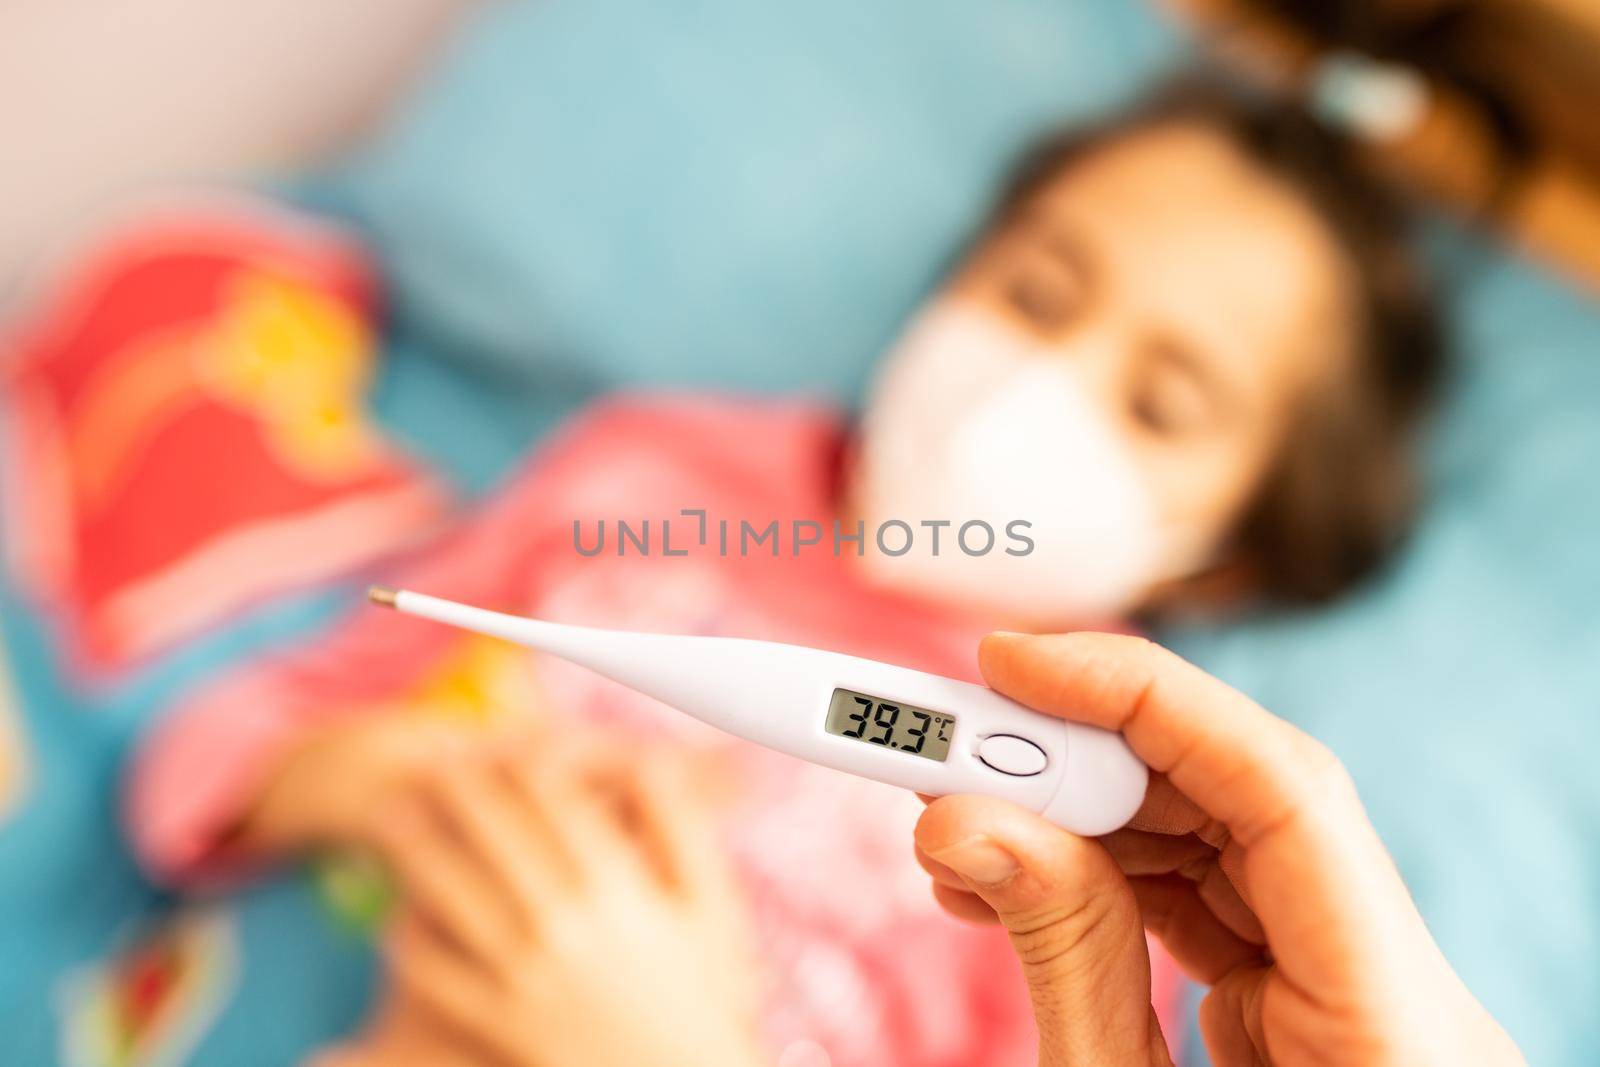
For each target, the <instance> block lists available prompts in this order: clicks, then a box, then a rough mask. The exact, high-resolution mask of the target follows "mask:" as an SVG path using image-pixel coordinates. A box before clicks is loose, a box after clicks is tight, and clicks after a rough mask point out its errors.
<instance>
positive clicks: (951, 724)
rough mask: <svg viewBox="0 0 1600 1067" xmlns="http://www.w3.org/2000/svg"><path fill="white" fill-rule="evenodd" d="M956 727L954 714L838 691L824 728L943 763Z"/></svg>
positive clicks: (857, 739) (852, 692) (829, 707)
mask: <svg viewBox="0 0 1600 1067" xmlns="http://www.w3.org/2000/svg"><path fill="white" fill-rule="evenodd" d="M955 725H956V720H955V716H953V715H941V714H940V713H939V712H936V711H929V710H927V709H926V708H919V707H915V706H913V705H911V704H901V703H899V702H898V701H892V700H884V699H883V698H881V697H875V696H872V695H871V694H869V693H857V692H855V691H854V690H851V689H835V690H834V691H833V700H832V701H830V702H829V704H828V718H827V720H826V721H825V722H824V723H823V729H825V730H827V731H828V732H829V733H830V734H835V735H837V736H839V737H848V738H851V739H853V740H856V741H860V742H862V743H864V744H868V745H879V746H881V747H883V748H888V749H893V750H894V751H896V752H906V753H909V754H910V755H913V756H921V757H922V758H923V759H931V760H934V761H936V762H939V763H943V762H944V761H945V757H947V756H949V755H950V735H951V734H952V733H953V732H954V730H955Z"/></svg>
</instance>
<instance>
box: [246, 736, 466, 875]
mask: <svg viewBox="0 0 1600 1067" xmlns="http://www.w3.org/2000/svg"><path fill="white" fill-rule="evenodd" d="M468 743H469V742H468V731H467V730H466V729H465V728H464V727H461V726H457V725H454V724H451V723H449V722H447V721H445V720H442V719H438V718H433V717H430V716H426V715H420V714H408V713H405V712H403V711H398V710H397V711H394V712H381V713H374V714H370V715H361V716H358V717H354V718H351V719H348V720H346V721H340V722H336V723H334V724H332V725H328V726H324V727H321V728H319V729H316V730H314V731H308V732H307V733H306V735H305V736H304V737H302V738H300V739H298V740H297V741H296V742H295V744H293V745H292V746H291V747H289V748H288V749H287V750H286V751H285V752H284V753H283V754H282V755H281V756H280V757H279V758H278V759H277V761H276V762H275V763H274V764H273V766H272V768H271V771H270V773H269V774H268V776H267V778H266V780H265V782H264V784H263V786H262V788H261V790H260V791H259V793H258V794H257V796H256V797H255V801H254V803H253V804H252V805H251V806H250V808H249V810H248V811H247V812H246V814H245V817H244V820H243V824H242V826H241V827H240V831H239V833H238V835H237V839H236V841H237V843H238V844H240V845H242V846H243V847H244V848H246V849H249V850H252V851H259V852H292V851H297V850H300V849H304V848H308V847H314V846H324V845H364V844H368V843H369V842H370V840H371V837H372V833H373V827H374V820H375V819H376V817H377V815H378V814H379V813H380V812H382V811H385V810H387V808H388V806H389V804H390V802H391V801H392V800H393V799H394V797H395V795H396V794H397V793H399V792H401V791H403V790H404V789H405V788H406V787H407V786H408V784H409V783H410V782H411V781H412V779H414V778H416V777H417V776H418V775H419V774H420V773H421V772H422V771H423V770H424V769H426V768H427V767H429V766H432V765H435V764H437V763H438V762H439V761H440V760H441V759H444V758H447V757H448V756H449V755H450V754H451V753H456V752H461V751H463V750H465V749H466V748H467V747H468Z"/></svg>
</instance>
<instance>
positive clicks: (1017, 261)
mask: <svg viewBox="0 0 1600 1067" xmlns="http://www.w3.org/2000/svg"><path fill="white" fill-rule="evenodd" d="M1018 225H1019V229H1018V231H1016V232H1015V233H1014V234H1013V237H1012V239H1013V240H1014V241H1015V248H1016V251H1015V253H1014V255H1013V257H1012V260H1011V263H1010V264H1009V270H1008V277H1007V278H1006V281H1005V295H1006V300H1007V301H1008V302H1009V303H1010V304H1011V306H1012V307H1014V308H1015V309H1016V310H1017V312H1018V314H1019V315H1020V316H1021V318H1022V320H1023V321H1024V322H1025V323H1026V324H1027V325H1028V326H1029V327H1030V328H1032V329H1034V330H1036V331H1037V332H1039V333H1041V334H1053V333H1056V332H1058V331H1060V330H1061V329H1062V328H1064V327H1065V326H1067V325H1068V324H1069V323H1071V322H1072V321H1073V320H1074V319H1075V318H1077V317H1078V315H1079V314H1081V313H1082V311H1083V308H1084V305H1085V304H1086V303H1087V301H1088V296H1089V270H1088V264H1087V262H1086V260H1085V258H1084V255H1083V252H1082V250H1081V249H1080V248H1079V247H1078V244H1077V242H1075V241H1074V240H1072V238H1071V237H1070V235H1068V234H1065V233H1062V232H1059V231H1058V230H1057V229H1054V228H1052V227H1051V226H1050V225H1049V224H1048V223H1047V222H1046V221H1044V220H1040V219H1037V218H1033V219H1024V220H1022V221H1021V222H1020V223H1019V224H1018Z"/></svg>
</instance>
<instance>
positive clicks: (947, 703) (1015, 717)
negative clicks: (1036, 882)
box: [372, 589, 1147, 835]
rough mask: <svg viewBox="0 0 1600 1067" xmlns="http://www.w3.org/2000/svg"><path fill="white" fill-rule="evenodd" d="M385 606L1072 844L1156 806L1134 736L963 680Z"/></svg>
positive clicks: (829, 659)
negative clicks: (1146, 805)
mask: <svg viewBox="0 0 1600 1067" xmlns="http://www.w3.org/2000/svg"><path fill="white" fill-rule="evenodd" d="M372 599H373V600H374V601H375V602H377V603H380V604H385V605H389V606H392V607H394V608H396V609H398V610H399V611H402V612H404V613H406V614H408V615H416V616H419V617H422V618H427V619H433V620H435V621H437V622H442V623H447V624H449V625H451V626H457V627H460V628H462V629H465V630H472V631H475V632H477V633H483V634H489V635H491V636H494V637H501V638H504V639H506V640H508V641H513V642H515V643H517V644H520V645H526V646H527V647H529V648H534V649H538V650H539V651H542V652H548V653H550V654H552V655H555V656H559V657H561V658H562V659H565V660H570V661H571V662H573V663H577V664H579V665H580V666H584V667H587V668H589V669H590V670H593V671H595V672H596V673H598V674H601V675H604V676H605V677H607V678H611V679H613V680H614V681H617V682H620V683H622V684H623V685H626V686H628V687H629V688H631V689H635V690H637V691H638V692H640V693H643V694H645V695H646V696H650V697H654V698H655V699H657V700H660V701H661V702H663V703H665V704H669V705H671V706H672V707H674V708H677V709H678V710H680V711H682V712H684V713H685V714H688V715H691V716H693V717H694V718H696V719H699V720H701V721H702V722H705V723H708V724H710V725H712V726H715V727H717V728H718V729H721V730H725V731H727V732H728V733H730V734H734V735H735V736H738V737H742V738H745V739H746V740H748V741H754V742H755V743H756V744H758V745H765V746H766V747H768V748H773V749H777V750H778V751H780V752H787V753H789V754H790V755H793V756H798V757H799V758H800V759H804V760H809V761H810V762H812V763H818V764H821V765H822V766H824V767H832V768H834V769H836V770H841V771H846V772H848V773H850V774H856V775H860V776H861V777H863V778H871V779H873V780H874V781H879V782H886V783H888V784H890V785H896V786H900V787H902V788H905V789H912V790H915V791H917V792H919V793H927V794H931V795H935V796H944V795H948V794H951V793H981V794H985V795H988V796H995V797H1001V798H1003V799H1006V800H1010V801H1013V802H1015V803H1017V804H1020V805H1022V806H1023V807H1025V808H1028V809H1029V810H1031V811H1035V812H1038V813H1039V814H1040V815H1043V816H1044V817H1045V818H1046V819H1048V820H1050V821H1051V822H1053V823H1055V824H1056V825H1057V826H1060V827H1062V828H1064V829H1066V830H1070V831H1072V832H1073V833H1077V834H1084V835H1097V834H1104V833H1109V832H1111V831H1112V830H1115V829H1117V828H1119V827H1121V826H1122V825H1123V824H1124V823H1126V822H1127V821H1128V820H1129V819H1130V818H1132V816H1133V813H1134V812H1135V811H1137V810H1138V808H1139V805H1140V803H1141V802H1142V801H1143V799H1144V791H1145V784H1146V779H1147V771H1146V769H1145V766H1144V764H1143V763H1141V762H1140V761H1139V759H1138V758H1137V757H1136V756H1135V755H1134V754H1133V752H1132V751H1131V750H1130V749H1129V748H1128V746H1127V743H1126V742H1125V741H1124V740H1123V739H1122V737H1121V735H1119V734H1116V733H1113V732H1111V731H1108V730H1101V729H1098V728H1096V727H1092V726H1084V725H1082V724H1080V723H1071V722H1067V721H1065V720H1063V719H1057V718H1053V717H1051V716H1048V715H1043V714H1040V713H1039V712H1036V711H1033V710H1031V709H1029V708H1025V707H1023V706H1022V705H1021V704H1018V703H1016V702H1015V701H1013V700H1009V699H1007V698H1006V697H1003V696H1001V695H1000V694H999V693H996V692H995V691H994V690H992V689H988V688H986V687H984V686H981V685H973V684H971V683H969V682H961V681H957V680H956V679H954V678H945V677H941V676H939V675H936V674H926V673H924V672H922V671H915V670H911V669H909V668H906V667H896V666H892V665H890V664H887V663H879V662H877V661H875V660H869V659H861V658H860V657H857V656H846V655H843V654H841V653H837V652H825V651H822V650H821V649H815V648H804V647H801V646H798V645H785V644H778V643H776V642H772V641H755V640H748V639H744V638H737V637H698V636H682V635H674V634H649V633H632V632H627V631H622V630H602V629H595V628H590V627H583V626H567V625H563V624H560V623H551V622H541V621H539V620H537V619H527V618H522V617H519V616H515V615H506V614H502V613H500V612H494V611H487V610H484V609H482V608H474V607H468V606H466V605H464V604H457V603H455V602H453V601H449V600H441V599H439V598H438V597H431V596H427V595H426V594H423V593H413V592H409V591H400V592H392V591H390V590H387V589H374V590H373V592H372Z"/></svg>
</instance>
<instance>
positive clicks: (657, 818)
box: [380, 752, 764, 1067]
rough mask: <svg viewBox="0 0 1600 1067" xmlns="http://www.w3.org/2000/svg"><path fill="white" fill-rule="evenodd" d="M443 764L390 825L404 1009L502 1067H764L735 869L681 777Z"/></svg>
mask: <svg viewBox="0 0 1600 1067" xmlns="http://www.w3.org/2000/svg"><path fill="white" fill-rule="evenodd" d="M632 755H633V760H632V767H634V768H637V769H627V768H624V767H622V766H621V765H619V764H618V763H616V762H615V761H604V760H597V759H595V758H593V757H583V758H569V759H561V760H546V761H543V762H539V763H537V764H535V763H531V762H528V761H515V762H514V761H512V760H510V759H506V758H482V757H480V758H476V759H469V760H458V761H453V762H452V763H451V764H450V765H449V766H446V767H442V768H440V769H439V771H438V773H435V774H432V775H430V776H429V777H428V778H427V779H426V780H425V782H424V783H422V784H421V786H420V787H419V789H418V790H417V792H416V793H415V794H414V795H413V796H411V797H409V798H408V801H409V802H408V803H406V804H404V805H402V806H399V807H397V808H396V809H395V810H394V811H393V812H391V815H392V818H390V819H387V820H386V821H385V822H384V823H383V826H382V833H381V835H380V845H381V848H382V851H383V852H384V854H385V855H386V856H387V858H388V859H389V861H390V862H391V864H392V865H393V867H394V869H395V871H396V872H397V874H398V876H399V879H400V882H401V884H402V888H403V890H404V892H405V894H406V900H407V902H406V907H405V909H404V911H403V913H402V914H401V916H400V917H399V918H398V919H397V920H396V922H395V924H394V926H393V927H392V930H391V933H390V937H389V942H388V948H389V961H390V965H391V967H392V969H393V973H394V979H395V982H396V986H397V991H398V993H399V995H400V996H401V997H403V998H405V999H406V1000H407V1001H409V1002H412V1003H415V1004H417V1005H419V1006H421V1008H422V1009H423V1010H424V1011H426V1012H428V1013H429V1014H431V1015H432V1016H433V1017H434V1018H435V1019H436V1020H437V1023H438V1025H440V1026H441V1027H443V1028H445V1029H447V1030H449V1031H451V1032H453V1033H454V1034H455V1035H457V1036H458V1037H459V1038H460V1040H461V1041H462V1042H463V1043H464V1044H465V1045H467V1046H469V1047H472V1048H475V1049H478V1050H480V1051H481V1052H482V1053H484V1054H486V1055H487V1056H488V1057H489V1058H491V1059H493V1060H495V1061H496V1062H501V1061H503V1062H509V1063H513V1064H533V1063H538V1064H540V1065H543V1067H550V1065H556V1067H560V1065H566V1064H572V1065H583V1067H613V1065H614V1067H642V1065H648V1064H697V1065H704V1067H745V1065H748V1064H756V1063H761V1062H764V1058H763V1057H762V1055H761V1054H760V1052H759V1047H758V1043H757V1041H756V1039H755V1035H754V1030H753V1018H754V1008H755V1000H756V995H757V988H756V987H757V981H756V972H755V970H754V968H753V966H752V963H751V961H750V960H749V958H748V957H747V955H746V953H745V951H744V939H743V933H744V931H743V928H742V926H741V924H740V922H739V920H738V916H739V915H740V914H741V910H742V909H741V907H740V902H739V901H738V899H737V896H736V893H735V890H734V886H733V881H732V878H731V875H730V872H729V871H728V870H727V867H726V864H725V861H724V859H723V856H722V854H721V850H720V848H719V846H718V843H717V840H716V837H715V834H714V833H713V831H712V828H711V827H710V825H709V822H708V820H707V819H706V818H705V817H704V813H703V812H702V810H701V804H700V802H699V800H698V799H697V797H696V796H695V794H694V790H693V788H692V787H691V785H690V783H689V781H688V777H687V775H686V774H685V773H684V772H683V770H682V768H681V767H679V766H678V765H676V764H674V763H669V762H667V760H666V758H665V757H660V756H656V755H653V754H651V753H637V752H636V753H633V754H632Z"/></svg>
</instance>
